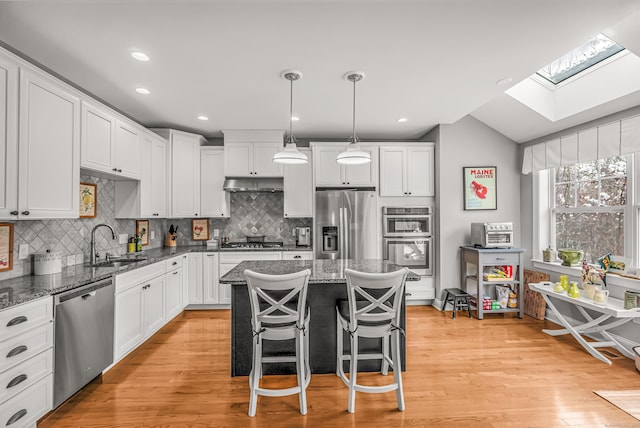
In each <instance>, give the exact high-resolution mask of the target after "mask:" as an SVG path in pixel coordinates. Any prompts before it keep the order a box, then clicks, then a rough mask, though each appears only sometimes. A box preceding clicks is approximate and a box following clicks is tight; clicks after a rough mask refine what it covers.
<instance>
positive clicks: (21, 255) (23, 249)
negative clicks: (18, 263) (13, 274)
mask: <svg viewBox="0 0 640 428" xmlns="http://www.w3.org/2000/svg"><path fill="white" fill-rule="evenodd" d="M27 257H29V244H21V245H20V250H19V251H18V259H20V260H23V259H26V258H27Z"/></svg>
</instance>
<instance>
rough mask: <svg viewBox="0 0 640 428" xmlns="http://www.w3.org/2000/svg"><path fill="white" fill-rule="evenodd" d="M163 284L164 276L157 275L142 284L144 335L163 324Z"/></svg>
mask: <svg viewBox="0 0 640 428" xmlns="http://www.w3.org/2000/svg"><path fill="white" fill-rule="evenodd" d="M164 285H165V284H164V276H160V277H157V278H155V279H153V280H151V281H148V282H146V283H145V284H144V285H142V294H143V298H142V304H143V309H142V314H143V316H144V322H143V326H144V336H145V337H146V336H150V335H151V334H153V332H155V331H156V330H158V329H159V328H160V327H162V326H163V325H164V320H165V315H164V314H165V312H164V307H165V304H164V288H165V287H164ZM145 287H146V288H145Z"/></svg>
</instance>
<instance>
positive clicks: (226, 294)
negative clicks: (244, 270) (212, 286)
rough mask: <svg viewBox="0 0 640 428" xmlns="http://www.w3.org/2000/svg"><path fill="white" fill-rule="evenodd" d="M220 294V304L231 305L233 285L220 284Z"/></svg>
mask: <svg viewBox="0 0 640 428" xmlns="http://www.w3.org/2000/svg"><path fill="white" fill-rule="evenodd" d="M218 292H219V293H220V304H221V305H230V304H231V284H220V285H219V289H218Z"/></svg>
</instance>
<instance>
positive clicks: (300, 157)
mask: <svg viewBox="0 0 640 428" xmlns="http://www.w3.org/2000/svg"><path fill="white" fill-rule="evenodd" d="M281 76H282V78H283V79H286V80H288V81H289V82H290V83H291V92H290V99H289V101H290V102H289V135H288V136H287V137H285V140H286V146H285V148H284V150H282V151H279V152H278V153H276V154H275V155H273V161H274V162H275V163H280V164H287V165H296V164H303V163H307V162H309V159H307V155H305V154H304V153H302V152H300V151H298V148H297V147H296V139H295V137H294V136H293V134H292V132H291V128H292V127H293V81H294V80H300V79H301V78H302V73H301V72H300V71H297V70H285V71H283V72H282V73H281Z"/></svg>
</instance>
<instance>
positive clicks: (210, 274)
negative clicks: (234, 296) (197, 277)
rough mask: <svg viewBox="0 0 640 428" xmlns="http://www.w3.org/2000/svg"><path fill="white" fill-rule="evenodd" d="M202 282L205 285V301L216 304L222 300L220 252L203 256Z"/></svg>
mask: <svg viewBox="0 0 640 428" xmlns="http://www.w3.org/2000/svg"><path fill="white" fill-rule="evenodd" d="M202 263H203V270H202V272H203V275H202V283H203V286H204V303H205V304H215V303H222V302H220V293H219V289H218V288H219V287H218V286H219V284H220V282H219V281H220V276H219V274H218V254H216V253H206V254H204V257H203V262H202Z"/></svg>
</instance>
